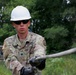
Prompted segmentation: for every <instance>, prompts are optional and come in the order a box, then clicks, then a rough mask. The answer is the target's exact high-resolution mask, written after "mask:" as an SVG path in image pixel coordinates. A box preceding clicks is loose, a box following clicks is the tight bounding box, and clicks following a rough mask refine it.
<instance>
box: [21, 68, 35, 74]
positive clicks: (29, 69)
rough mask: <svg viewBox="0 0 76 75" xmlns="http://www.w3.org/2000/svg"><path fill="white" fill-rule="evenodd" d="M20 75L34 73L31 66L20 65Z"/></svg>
mask: <svg viewBox="0 0 76 75" xmlns="http://www.w3.org/2000/svg"><path fill="white" fill-rule="evenodd" d="M20 75H35V74H34V70H33V68H32V67H22V68H21V70H20Z"/></svg>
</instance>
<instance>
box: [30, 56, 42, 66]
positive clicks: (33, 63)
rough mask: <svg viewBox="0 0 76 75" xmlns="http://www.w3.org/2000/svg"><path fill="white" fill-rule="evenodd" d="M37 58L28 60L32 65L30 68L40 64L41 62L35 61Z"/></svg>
mask: <svg viewBox="0 0 76 75" xmlns="http://www.w3.org/2000/svg"><path fill="white" fill-rule="evenodd" d="M36 58H37V57H32V58H31V59H30V60H29V63H30V64H31V65H32V66H37V65H39V64H40V63H41V61H42V60H36Z"/></svg>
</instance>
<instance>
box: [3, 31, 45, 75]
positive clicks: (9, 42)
mask: <svg viewBox="0 0 76 75" xmlns="http://www.w3.org/2000/svg"><path fill="white" fill-rule="evenodd" d="M2 49H3V56H4V59H5V64H6V66H7V68H9V69H10V70H12V73H13V75H20V72H19V70H20V69H21V68H22V67H23V66H31V65H30V64H29V59H30V58H31V57H33V56H40V57H41V56H44V55H45V54H46V52H45V50H46V42H45V40H44V38H43V37H42V36H40V35H38V34H35V33H33V32H29V33H28V35H27V37H26V39H25V40H23V41H20V40H19V39H18V36H17V34H16V35H13V36H11V37H8V38H6V39H5V40H4V45H3V48H2ZM35 73H36V74H35V75H41V71H39V70H38V69H36V70H35Z"/></svg>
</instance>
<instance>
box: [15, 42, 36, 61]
mask: <svg viewBox="0 0 76 75" xmlns="http://www.w3.org/2000/svg"><path fill="white" fill-rule="evenodd" d="M34 47H35V45H34V43H33V42H29V41H27V42H26V43H25V44H24V45H23V46H22V47H19V46H17V47H15V48H16V49H17V50H18V54H17V58H18V60H19V61H21V62H23V61H27V62H28V60H29V58H30V57H31V56H32V55H33V53H34Z"/></svg>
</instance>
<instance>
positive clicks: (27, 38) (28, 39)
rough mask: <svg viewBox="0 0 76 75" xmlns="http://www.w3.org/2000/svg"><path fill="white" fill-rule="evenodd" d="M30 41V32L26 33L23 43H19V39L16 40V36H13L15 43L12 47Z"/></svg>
mask: <svg viewBox="0 0 76 75" xmlns="http://www.w3.org/2000/svg"><path fill="white" fill-rule="evenodd" d="M30 40H31V34H30V32H28V35H27V37H26V38H25V40H24V41H23V43H21V42H20V40H19V38H18V36H17V34H16V35H15V41H14V43H13V45H14V46H22V44H26V42H30Z"/></svg>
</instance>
